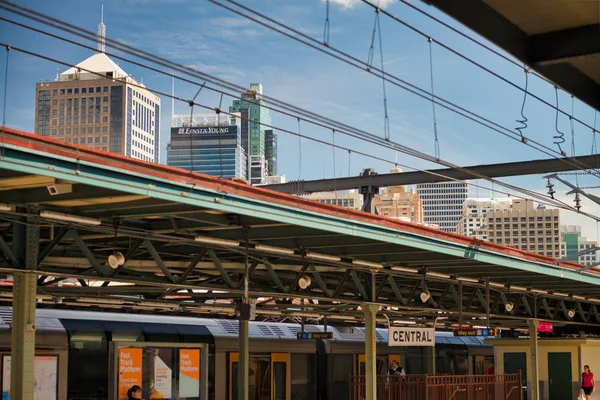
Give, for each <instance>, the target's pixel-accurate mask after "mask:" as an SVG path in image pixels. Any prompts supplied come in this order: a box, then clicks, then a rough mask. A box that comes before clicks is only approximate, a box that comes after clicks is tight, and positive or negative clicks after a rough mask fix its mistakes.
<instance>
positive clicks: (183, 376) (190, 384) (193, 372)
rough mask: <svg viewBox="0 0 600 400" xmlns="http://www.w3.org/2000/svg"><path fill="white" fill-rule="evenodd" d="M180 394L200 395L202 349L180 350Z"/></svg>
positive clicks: (188, 395)
mask: <svg viewBox="0 0 600 400" xmlns="http://www.w3.org/2000/svg"><path fill="white" fill-rule="evenodd" d="M179 396H180V397H198V396H200V350H198V349H196V350H193V349H180V350H179Z"/></svg>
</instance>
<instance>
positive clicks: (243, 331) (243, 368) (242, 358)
mask: <svg viewBox="0 0 600 400" xmlns="http://www.w3.org/2000/svg"><path fill="white" fill-rule="evenodd" d="M239 324H240V325H239V334H238V335H239V350H238V351H239V361H238V382H237V384H238V399H237V400H248V399H249V397H248V384H249V380H248V377H249V374H248V372H249V364H250V352H249V349H248V320H240V321H239Z"/></svg>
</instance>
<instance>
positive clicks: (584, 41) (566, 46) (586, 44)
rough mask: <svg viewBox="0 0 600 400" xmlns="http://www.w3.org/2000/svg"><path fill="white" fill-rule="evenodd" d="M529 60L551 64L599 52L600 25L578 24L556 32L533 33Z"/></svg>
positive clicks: (541, 63)
mask: <svg viewBox="0 0 600 400" xmlns="http://www.w3.org/2000/svg"><path fill="white" fill-rule="evenodd" d="M530 40H531V61H532V62H533V63H535V64H540V65H544V64H552V63H558V62H564V61H566V60H569V59H572V58H577V57H585V56H591V55H594V54H599V53H600V25H599V24H595V25H587V26H579V27H576V28H571V29H565V30H561V31H556V32H548V33H542V34H539V35H533V36H531V37H530Z"/></svg>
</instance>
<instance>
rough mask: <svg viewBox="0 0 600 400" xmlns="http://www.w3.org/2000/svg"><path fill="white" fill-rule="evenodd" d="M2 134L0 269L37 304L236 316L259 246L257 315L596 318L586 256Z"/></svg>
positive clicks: (512, 323) (3, 289) (520, 320)
mask: <svg viewBox="0 0 600 400" xmlns="http://www.w3.org/2000/svg"><path fill="white" fill-rule="evenodd" d="M0 144H2V147H0V199H1V200H0V273H4V274H17V275H18V273H19V272H23V271H30V272H31V273H34V274H36V277H37V288H36V290H37V296H38V306H46V305H49V306H53V307H56V306H61V307H95V308H102V309H113V310H114V309H120V310H125V311H135V312H138V311H140V312H143V311H151V312H168V313H187V314H220V315H223V316H229V317H234V316H235V315H236V313H237V311H236V304H237V303H238V302H239V299H240V298H241V297H242V294H243V292H244V288H243V285H242V282H243V281H244V277H245V274H244V270H245V259H246V252H247V253H248V257H249V268H248V283H249V287H248V290H249V294H250V295H251V297H252V298H253V302H254V303H255V308H256V315H257V318H274V319H284V318H291V319H299V318H304V319H309V320H313V321H321V320H322V318H323V317H324V316H327V318H328V320H330V321H331V323H335V322H334V321H336V322H339V323H345V322H349V323H354V324H355V323H356V322H357V321H362V320H363V317H364V314H363V311H364V309H365V307H366V306H370V307H371V306H373V305H375V306H378V307H379V310H380V311H379V313H378V314H379V315H380V316H381V317H382V318H381V320H380V322H383V321H385V319H384V318H383V314H386V315H387V316H388V317H389V318H390V320H391V321H401V322H400V323H402V322H404V323H417V324H429V323H431V322H432V321H433V320H434V319H437V321H438V322H437V325H438V326H442V325H443V324H451V323H457V322H462V323H470V324H473V325H493V326H503V327H516V328H520V327H526V326H527V321H526V320H527V319H528V318H540V319H545V320H550V321H554V322H556V323H558V324H563V323H564V324H577V325H580V326H582V325H589V327H590V328H589V329H593V328H594V327H597V326H600V313H599V312H598V307H599V305H600V273H599V272H598V271H596V270H595V269H592V270H588V271H585V272H583V273H582V272H581V271H580V268H581V265H579V264H574V263H569V262H566V263H560V264H558V265H557V264H556V263H555V262H554V261H555V260H552V259H550V258H547V257H543V256H538V255H534V254H530V253H526V252H523V251H520V250H517V249H514V248H509V247H504V246H500V245H495V244H492V243H488V242H481V241H477V240H475V239H471V238H466V237H462V236H458V235H453V234H448V233H445V232H441V231H438V230H433V229H430V228H425V227H421V226H418V225H413V224H408V223H403V222H399V221H395V220H391V219H388V218H385V217H378V216H374V215H369V214H366V213H361V212H354V211H351V210H346V209H342V208H337V207H333V206H327V205H323V204H320V203H316V202H312V201H308V200H305V199H301V198H298V197H294V196H289V195H285V194H281V193H275V192H271V191H268V190H264V189H261V188H254V187H250V186H247V185H245V184H242V183H238V182H232V181H226V180H221V179H217V178H212V177H207V176H204V175H199V174H191V173H189V172H187V171H183V170H178V169H174V168H169V167H164V166H160V165H155V164H149V163H144V162H140V161H137V160H131V159H127V158H125V157H121V156H116V155H113V154H108V153H103V152H98V151H94V150H91V149H86V148H80V147H74V146H71V145H68V144H64V143H60V142H57V141H53V140H49V139H45V138H42V137H38V136H33V135H28V134H25V133H22V132H16V131H11V130H8V129H4V130H3V132H2V133H1V135H0ZM57 185H58V188H59V189H60V190H59V193H56V191H53V190H49V187H50V186H54V187H57ZM118 252H120V253H122V254H123V256H124V257H123V258H124V262H123V263H121V265H114V266H115V268H113V267H111V266H110V265H109V262H108V261H107V260H108V257H109V256H111V255H115V254H117V253H118ZM301 278H302V279H301ZM301 281H302V282H303V284H301ZM12 299H13V293H12V287H11V286H0V300H3V301H12ZM586 329H588V328H586Z"/></svg>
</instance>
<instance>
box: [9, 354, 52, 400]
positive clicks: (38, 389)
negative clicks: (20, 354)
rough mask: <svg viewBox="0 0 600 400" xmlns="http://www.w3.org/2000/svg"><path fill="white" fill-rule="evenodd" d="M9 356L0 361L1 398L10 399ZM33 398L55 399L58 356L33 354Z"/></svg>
mask: <svg viewBox="0 0 600 400" xmlns="http://www.w3.org/2000/svg"><path fill="white" fill-rule="evenodd" d="M10 362H11V357H10V356H4V359H3V362H2V400H10V377H11V365H10ZM33 370H34V371H33V374H34V382H33V387H34V399H36V400H37V399H44V400H46V399H47V400H56V398H57V389H58V386H57V384H58V357H56V356H35V360H34V363H33Z"/></svg>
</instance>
